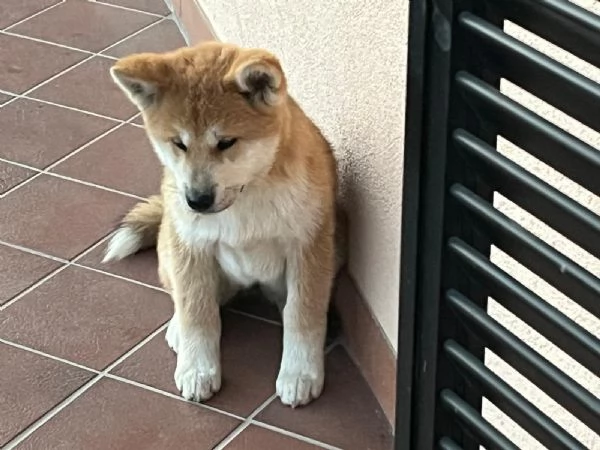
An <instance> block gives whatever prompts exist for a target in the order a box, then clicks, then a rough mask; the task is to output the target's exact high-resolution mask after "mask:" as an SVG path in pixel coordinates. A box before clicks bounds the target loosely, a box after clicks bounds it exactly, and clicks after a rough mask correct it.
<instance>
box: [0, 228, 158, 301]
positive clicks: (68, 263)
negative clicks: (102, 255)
mask: <svg viewBox="0 0 600 450" xmlns="http://www.w3.org/2000/svg"><path fill="white" fill-rule="evenodd" d="M112 235H113V233H109V234H108V235H107V236H104V237H103V238H102V239H100V240H99V241H98V242H96V243H94V244H93V245H92V246H90V247H88V248H87V249H86V250H85V251H83V252H82V253H81V254H79V255H77V256H76V257H75V258H73V259H72V260H71V261H69V260H68V259H63V258H59V257H57V256H53V255H50V254H48V253H44V252H40V251H37V250H33V249H31V248H28V247H23V246H21V245H18V244H12V243H10V242H6V241H3V240H0V245H5V246H6V247H11V248H14V249H16V250H20V251H22V252H25V253H29V254H32V255H36V256H40V257H43V258H46V259H50V260H52V261H57V262H60V263H62V264H64V265H65V267H64V268H66V266H73V267H78V268H80V269H86V270H90V271H92V272H96V273H101V274H102V275H106V276H109V277H112V278H117V279H119V280H123V281H127V282H129V283H132V284H137V285H138V286H143V287H145V288H149V289H153V290H155V291H158V292H163V293H165V294H168V292H167V291H166V290H165V289H163V288H161V287H160V286H154V285H152V284H148V283H144V282H143V281H138V280H134V279H133V278H127V277H124V276H122V275H118V274H116V273H111V272H107V271H105V270H102V269H97V268H95V267H90V266H86V265H85V264H81V263H79V262H78V261H80V260H81V259H82V258H83V257H85V256H86V255H87V254H88V253H91V252H92V251H93V250H95V249H96V248H98V247H99V246H100V245H102V244H103V243H105V242H106V241H107V240H108V239H110V238H111V237H112ZM64 268H63V269H61V270H64ZM58 269H59V267H57V268H56V269H55V270H58ZM53 272H54V271H53ZM51 273H52V272H50V273H49V274H47V275H46V276H48V275H50V274H51ZM42 280H43V278H42V279H41V280H39V282H40V283H39V284H41V281H42ZM39 284H36V285H35V286H34V285H32V286H30V287H29V288H27V289H26V291H27V292H31V291H32V290H33V288H35V287H37V286H39ZM25 293H26V292H25V290H24V291H21V292H20V293H18V294H17V295H16V296H15V297H13V298H12V299H10V300H9V301H8V302H6V303H4V304H3V305H1V306H0V311H3V310H4V309H5V308H6V307H7V306H8V303H12V302H13V300H14V301H16V300H17V297H21V296H22V295H21V294H23V295H24V294H25Z"/></svg>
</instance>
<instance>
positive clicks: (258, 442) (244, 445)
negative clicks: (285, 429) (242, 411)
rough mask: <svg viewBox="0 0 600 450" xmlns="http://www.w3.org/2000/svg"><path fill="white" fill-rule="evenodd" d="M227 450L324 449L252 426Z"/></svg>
mask: <svg viewBox="0 0 600 450" xmlns="http://www.w3.org/2000/svg"><path fill="white" fill-rule="evenodd" d="M225 448H226V449H227V450H257V449H260V450H283V449H285V450H317V449H320V448H322V447H317V446H316V445H313V444H309V443H308V442H304V441H300V440H298V439H295V438H292V437H290V436H286V435H284V434H280V433H277V432H274V431H270V430H267V429H266V428H262V427H258V426H250V427H248V428H246V429H245V430H244V431H242V432H241V433H240V434H239V435H238V436H237V437H236V438H235V439H234V440H233V441H232V442H231V443H229V444H228V445H227V446H226V447H225Z"/></svg>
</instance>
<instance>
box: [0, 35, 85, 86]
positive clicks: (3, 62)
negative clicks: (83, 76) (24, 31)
mask: <svg viewBox="0 0 600 450" xmlns="http://www.w3.org/2000/svg"><path fill="white" fill-rule="evenodd" d="M86 57H87V55H86V54H85V53H82V52H77V51H74V50H68V49H65V48H60V47H56V46H54V45H49V44H43V43H41V42H35V41H32V40H29V39H23V38H19V37H14V36H8V35H5V34H0V89H2V90H5V91H9V92H14V93H17V94H20V93H22V92H24V91H26V90H28V89H30V88H32V87H33V86H35V85H36V84H38V83H41V82H42V81H44V80H46V79H48V78H50V77H51V76H53V75H56V74H57V73H59V72H61V71H63V70H64V69H66V68H67V67H69V66H72V65H73V64H75V63H77V62H79V61H81V60H82V59H84V58H86Z"/></svg>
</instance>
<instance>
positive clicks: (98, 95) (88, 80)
mask: <svg viewBox="0 0 600 450" xmlns="http://www.w3.org/2000/svg"><path fill="white" fill-rule="evenodd" d="M113 64H114V60H112V59H108V58H102V57H100V56H98V57H95V58H92V59H91V60H89V61H87V62H85V63H83V64H81V65H80V66H77V67H76V68H74V69H73V70H70V71H69V72H67V73H65V74H64V75H61V76H60V77H57V78H56V79H54V80H52V81H51V82H49V83H48V84H46V85H44V86H42V87H41V88H39V89H36V90H35V91H33V92H32V93H31V96H32V97H35V98H39V99H42V100H47V101H51V102H54V103H60V104H62V105H67V106H72V107H75V108H78V109H83V110H84V111H91V112H93V113H96V114H102V115H104V116H108V117H115V118H117V119H121V120H125V119H129V118H130V117H131V116H133V115H134V114H135V113H136V112H137V108H136V107H135V106H134V105H133V104H132V103H131V102H130V101H129V100H127V98H126V97H125V94H124V93H123V92H122V91H121V90H120V89H119V88H118V87H117V85H116V84H115V83H114V82H113V81H112V79H111V77H110V73H109V70H110V67H111V66H112V65H113Z"/></svg>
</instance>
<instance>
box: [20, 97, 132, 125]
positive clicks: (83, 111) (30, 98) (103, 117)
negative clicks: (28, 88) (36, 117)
mask: <svg viewBox="0 0 600 450" xmlns="http://www.w3.org/2000/svg"><path fill="white" fill-rule="evenodd" d="M10 95H14V96H15V97H19V98H21V99H25V100H29V101H33V102H38V103H44V104H46V105H52V106H56V107H58V108H63V109H69V110H71V111H77V112H80V113H83V114H86V115H88V116H94V117H99V118H101V119H106V120H110V121H111V122H127V120H129V119H117V118H116V117H110V116H105V115H104V114H99V113H95V112H92V111H86V110H85V109H80V108H77V107H75V106H69V105H63V104H62V103H56V102H53V101H50V100H44V99H41V98H36V97H30V96H28V95H24V94H10Z"/></svg>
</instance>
